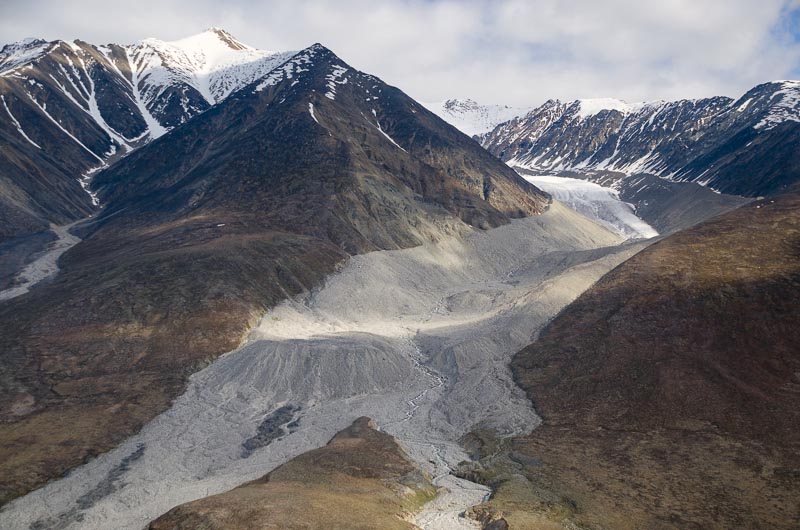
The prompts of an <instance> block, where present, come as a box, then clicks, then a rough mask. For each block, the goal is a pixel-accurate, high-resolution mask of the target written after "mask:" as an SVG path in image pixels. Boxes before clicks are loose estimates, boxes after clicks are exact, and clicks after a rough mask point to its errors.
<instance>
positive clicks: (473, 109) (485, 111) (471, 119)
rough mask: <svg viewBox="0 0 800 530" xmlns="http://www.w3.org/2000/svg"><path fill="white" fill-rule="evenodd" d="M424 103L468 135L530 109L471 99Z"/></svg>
mask: <svg viewBox="0 0 800 530" xmlns="http://www.w3.org/2000/svg"><path fill="white" fill-rule="evenodd" d="M423 105H425V107H426V108H427V109H428V110H430V111H431V112H433V113H434V114H436V115H437V116H439V117H440V118H442V119H443V120H445V121H446V122H449V123H450V124H451V125H453V126H455V127H456V128H457V129H459V130H460V131H461V132H463V133H464V134H466V135H468V136H475V135H480V134H484V133H487V132H489V131H491V130H492V129H494V128H495V127H496V126H497V125H499V124H501V123H503V122H506V121H508V120H510V119H513V118H515V117H517V116H521V115H523V114H525V113H527V112H528V111H529V110H530V109H528V108H526V107H511V106H508V105H482V104H480V103H478V102H476V101H473V100H471V99H448V100H445V101H441V102H437V103H423Z"/></svg>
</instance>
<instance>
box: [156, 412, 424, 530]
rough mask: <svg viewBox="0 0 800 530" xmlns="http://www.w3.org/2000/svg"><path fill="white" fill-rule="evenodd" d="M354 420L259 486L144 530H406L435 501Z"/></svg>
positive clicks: (399, 458)
mask: <svg viewBox="0 0 800 530" xmlns="http://www.w3.org/2000/svg"><path fill="white" fill-rule="evenodd" d="M374 427H375V426H374V425H373V424H372V422H371V421H370V420H369V418H359V419H358V420H356V421H355V423H353V425H351V426H350V427H348V428H347V429H345V430H343V431H341V432H340V433H338V434H337V435H336V436H334V437H333V439H332V440H331V441H330V442H329V443H328V445H326V446H324V447H321V448H319V449H314V450H313V451H309V452H307V453H304V454H302V455H300V456H298V457H296V458H293V459H292V460H290V461H289V462H287V463H286V464H284V465H282V466H280V467H279V468H277V469H275V470H274V471H272V472H270V473H269V474H268V475H266V476H264V477H263V478H261V479H259V480H255V481H253V482H250V483H247V484H244V485H242V486H239V487H237V488H234V489H232V490H231V491H228V492H226V493H222V494H220V495H213V496H211V497H206V498H204V499H200V500H197V501H194V502H190V503H187V504H183V505H181V506H178V507H176V508H173V509H172V510H170V511H169V512H167V513H166V514H164V515H162V516H161V517H159V518H158V519H156V520H155V521H154V522H152V523H151V524H150V526H149V530H190V529H198V528H203V529H206V530H259V529H268V528H281V529H285V530H292V529H303V530H316V529H319V530H352V529H356V528H358V529H363V530H367V529H376V530H377V529H381V530H384V529H385V530H412V529H413V528H417V527H416V526H414V525H413V524H411V523H410V522H408V519H410V515H411V514H412V513H413V512H415V511H417V510H418V509H419V508H420V507H421V506H422V505H423V504H424V503H425V502H426V501H428V500H430V499H432V498H433V497H434V496H435V495H436V488H435V487H434V486H433V485H432V484H431V482H430V477H428V476H426V475H425V474H424V473H423V472H421V471H420V470H419V469H417V468H416V467H415V466H414V465H413V464H412V463H411V462H410V461H409V459H408V457H407V456H406V454H405V452H404V451H403V449H402V448H401V447H400V446H399V445H398V444H397V442H396V441H395V440H394V439H393V438H392V437H391V436H389V435H388V434H385V433H382V432H379V431H377V430H375V428H374Z"/></svg>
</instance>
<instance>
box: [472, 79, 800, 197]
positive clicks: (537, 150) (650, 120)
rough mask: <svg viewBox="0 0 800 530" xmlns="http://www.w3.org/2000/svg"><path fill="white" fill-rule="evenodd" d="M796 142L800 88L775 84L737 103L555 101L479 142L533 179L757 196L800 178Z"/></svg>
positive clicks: (727, 100)
mask: <svg viewBox="0 0 800 530" xmlns="http://www.w3.org/2000/svg"><path fill="white" fill-rule="evenodd" d="M798 135H800V82H797V81H779V82H768V83H762V84H760V85H758V86H756V87H754V88H752V89H750V90H749V91H747V92H746V93H745V94H744V95H743V96H741V97H740V98H738V99H733V98H728V97H722V96H719V97H712V98H704V99H696V100H678V101H656V102H645V103H637V104H628V103H625V102H622V101H621V100H605V99H601V100H575V101H572V102H566V103H562V102H561V101H559V100H549V101H548V102H546V103H545V104H543V105H541V106H540V107H538V108H536V109H534V110H532V111H531V112H529V113H528V114H526V115H525V116H521V117H517V118H515V119H512V120H510V121H508V122H506V123H503V124H500V125H498V126H497V127H496V128H495V129H494V130H492V131H491V132H489V133H486V134H484V135H482V136H481V137H480V142H481V144H482V145H483V146H484V147H485V148H487V149H488V150H489V151H491V152H492V153H493V154H495V155H496V156H498V157H500V158H501V159H502V160H503V161H505V162H506V163H508V164H509V165H511V166H514V167H518V168H521V169H525V170H528V171H533V172H537V173H550V174H552V173H554V172H561V171H571V172H578V173H583V174H590V173H593V172H618V173H621V174H623V175H626V176H630V175H634V174H637V173H647V174H653V175H656V176H660V177H662V178H665V179H668V180H673V181H688V182H696V183H698V184H701V185H703V186H709V187H711V188H712V189H714V190H716V191H720V192H723V193H728V194H734V195H743V196H749V197H755V196H760V195H769V194H775V193H779V192H781V191H784V190H786V189H788V188H789V187H790V186H791V185H792V184H793V183H794V182H796V181H798V179H800V166H798V162H797V160H798V159H800V152H798V147H797V145H798V142H797V141H796V139H797V138H798V137H799V136H798Z"/></svg>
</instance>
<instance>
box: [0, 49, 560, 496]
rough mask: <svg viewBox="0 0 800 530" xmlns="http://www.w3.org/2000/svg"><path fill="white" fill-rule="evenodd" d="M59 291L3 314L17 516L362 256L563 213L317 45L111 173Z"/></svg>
mask: <svg viewBox="0 0 800 530" xmlns="http://www.w3.org/2000/svg"><path fill="white" fill-rule="evenodd" d="M94 186H95V188H96V190H97V192H98V194H99V196H100V199H101V201H102V203H103V205H104V207H103V210H102V211H101V213H100V214H99V215H97V216H96V218H95V219H93V220H92V221H91V222H89V223H86V224H85V225H84V226H83V228H82V235H83V236H84V241H82V242H81V243H79V244H78V245H77V246H75V247H74V248H73V249H71V250H70V251H69V252H67V253H66V254H65V255H64V256H63V257H62V259H61V262H60V265H61V268H62V270H61V272H60V273H59V275H58V276H57V277H56V278H55V280H53V281H52V282H50V283H49V284H48V285H43V286H41V287H38V288H35V289H33V290H32V291H31V292H30V293H28V294H26V295H23V296H20V297H19V298H15V299H13V300H10V301H8V302H3V303H0V503H3V502H4V501H8V500H10V499H11V498H14V497H16V496H18V495H20V494H23V493H25V492H27V491H30V490H31V489H33V488H35V487H37V486H39V485H41V484H43V483H44V482H45V481H47V480H50V479H52V478H54V477H58V476H60V475H62V474H63V473H64V472H66V471H67V470H69V469H70V468H72V467H74V466H76V465H79V464H80V463H82V462H83V461H84V460H86V459H87V458H90V457H91V456H92V455H95V454H97V453H99V452H102V451H105V450H108V449H109V448H111V447H113V446H114V445H115V444H117V443H119V441H120V440H122V439H124V438H125V437H126V436H129V435H130V434H132V433H134V432H136V431H137V430H138V429H139V428H140V427H141V426H142V425H143V424H144V423H145V422H146V421H148V420H149V419H151V418H152V417H154V416H155V415H156V414H158V413H159V412H161V411H162V410H164V409H165V408H166V407H167V406H168V405H169V403H170V402H171V400H172V399H173V398H174V397H175V396H177V395H178V394H180V393H181V391H182V390H183V388H184V383H185V380H186V377H187V376H188V375H189V374H190V373H191V372H193V371H195V370H197V369H198V368H200V367H202V366H203V365H204V364H206V363H208V362H210V361H211V360H213V359H214V358H215V357H216V356H218V355H220V354H222V353H224V352H225V351H228V350H231V349H233V348H235V347H236V346H237V345H238V344H239V343H240V341H241V340H242V338H243V337H244V336H245V334H246V332H247V331H248V329H249V328H250V326H251V325H252V324H254V323H255V322H256V320H257V319H258V317H259V316H260V315H261V314H262V313H263V311H264V310H265V309H266V308H268V307H270V306H272V305H274V304H276V303H277V302H278V301H280V300H283V299H285V298H286V297H288V296H293V295H297V294H299V293H302V292H304V291H307V290H310V289H312V288H313V287H314V286H317V285H319V284H320V283H321V281H322V280H323V278H324V277H325V276H326V275H327V274H328V273H330V272H332V271H334V270H335V268H336V267H337V266H338V265H339V264H340V263H342V262H343V261H344V260H345V259H347V257H348V256H349V255H352V254H357V253H361V252H367V251H372V250H381V249H397V248H407V247H412V246H415V245H418V244H420V243H422V242H423V241H426V240H430V239H436V238H438V237H441V236H442V235H443V234H446V233H452V232H462V231H468V230H470V229H471V228H472V227H475V228H489V227H494V226H498V225H501V224H505V223H507V222H508V221H509V219H510V218H513V217H523V216H528V215H535V214H537V213H539V212H542V211H543V210H544V209H545V208H546V207H547V204H548V200H549V199H548V197H547V196H545V195H544V194H543V193H542V192H540V191H539V190H538V189H536V188H535V187H533V186H532V185H530V184H528V183H527V182H525V181H524V180H522V179H521V178H520V177H519V176H518V175H517V174H516V173H514V171H513V170H511V169H510V168H508V167H507V166H505V165H504V164H503V163H502V162H500V161H499V160H497V159H496V158H494V157H493V156H492V155H490V154H489V153H487V152H486V151H484V150H483V149H482V148H481V147H480V146H479V145H478V144H477V143H476V142H474V141H473V140H471V139H469V138H467V137H466V136H465V135H463V134H461V133H460V132H458V131H457V130H456V129H454V128H453V127H451V126H449V125H447V124H446V123H444V122H443V121H442V120H440V119H439V118H437V117H436V116H434V115H433V114H431V113H430V112H428V111H427V110H425V109H424V108H423V107H422V106H421V105H419V104H417V103H416V102H415V101H413V100H412V99H411V98H409V97H408V96H406V95H405V94H403V93H402V92H401V91H400V90H398V89H396V88H394V87H390V86H388V85H385V84H384V83H382V82H381V81H380V80H379V79H377V78H375V77H373V76H370V75H368V74H364V73H362V72H359V71H357V70H354V69H352V68H350V67H349V66H347V65H346V64H345V63H344V62H343V61H341V59H339V58H338V57H336V56H335V55H334V54H333V53H332V52H331V51H330V50H328V49H326V48H324V47H322V46H320V45H315V46H312V47H310V48H307V49H306V50H303V51H301V52H299V53H298V54H296V55H295V56H293V57H292V58H291V59H290V60H288V61H287V62H286V63H284V64H283V65H281V66H279V67H278V68H276V69H275V70H274V71H272V72H271V73H270V74H268V75H267V76H266V77H265V78H263V79H261V80H259V81H256V82H255V83H253V84H252V85H250V86H248V87H245V88H244V89H242V90H241V91H239V92H237V93H234V94H233V95H231V96H229V97H228V98H227V99H226V100H225V101H224V102H223V103H220V104H218V105H216V106H214V107H212V108H210V109H209V110H207V111H206V112H204V113H203V114H200V115H199V116H197V117H195V118H193V119H192V120H190V121H188V122H187V123H186V124H184V125H182V126H179V127H176V128H175V129H173V130H172V131H170V132H169V133H168V134H166V135H164V136H162V137H160V138H158V139H157V140H155V141H153V142H152V143H150V144H148V145H147V146H145V147H142V148H140V149H138V150H137V151H135V152H133V153H131V154H130V155H128V156H127V157H125V158H123V159H122V160H120V161H119V162H117V163H116V164H114V165H113V166H112V167H111V168H109V169H107V170H105V171H103V172H102V173H99V174H97V176H96V177H95V182H94Z"/></svg>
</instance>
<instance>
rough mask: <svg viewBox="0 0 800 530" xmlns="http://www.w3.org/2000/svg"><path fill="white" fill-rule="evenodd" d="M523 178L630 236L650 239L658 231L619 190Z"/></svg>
mask: <svg viewBox="0 0 800 530" xmlns="http://www.w3.org/2000/svg"><path fill="white" fill-rule="evenodd" d="M522 178H524V179H525V180H527V181H528V182H530V183H531V184H533V185H534V186H536V187H538V188H539V189H542V190H544V191H546V192H547V193H549V194H550V195H552V196H553V197H554V198H555V199H557V200H559V201H561V202H563V203H564V204H566V205H567V206H569V207H570V208H572V209H573V210H575V211H576V212H578V213H580V214H582V215H585V216H586V217H588V218H590V219H594V220H595V221H598V222H600V223H602V224H603V225H605V226H607V227H608V228H610V229H612V230H614V231H616V232H618V233H619V234H621V235H623V236H625V237H626V238H629V239H647V238H650V237H655V236H657V235H658V231H657V230H656V229H655V228H653V227H652V226H650V225H649V224H647V223H646V222H645V221H644V220H642V219H640V218H638V217H636V213H635V212H634V210H633V206H631V205H630V204H628V203H627V202H624V201H622V200H620V198H619V193H618V192H617V191H616V190H614V189H611V188H605V187H603V186H601V185H599V184H596V183H594V182H589V181H587V180H581V179H574V178H566V177H555V176H539V175H537V176H529V175H522Z"/></svg>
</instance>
